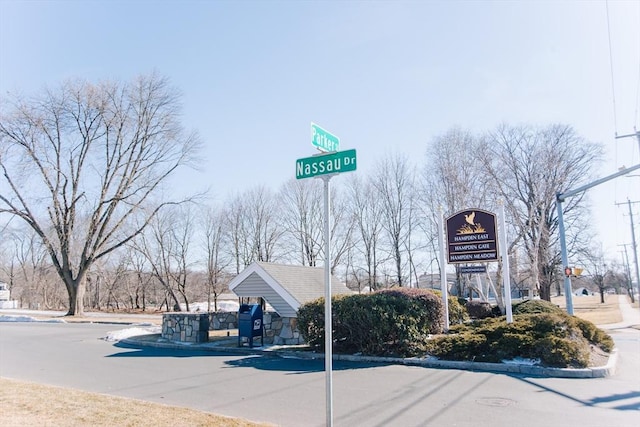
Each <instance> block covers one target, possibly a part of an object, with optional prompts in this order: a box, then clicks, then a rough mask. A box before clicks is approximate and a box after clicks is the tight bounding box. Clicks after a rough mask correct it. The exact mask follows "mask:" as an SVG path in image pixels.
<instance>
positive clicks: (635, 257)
mask: <svg viewBox="0 0 640 427" xmlns="http://www.w3.org/2000/svg"><path fill="white" fill-rule="evenodd" d="M638 135H639V136H638V142H640V133H639V134H638ZM634 203H635V202H634ZM627 204H628V206H629V220H630V221H631V247H632V248H633V261H634V262H635V265H636V285H638V298H640V272H639V269H638V246H636V230H635V228H634V227H633V211H632V210H631V201H630V200H629V199H627ZM626 250H627V248H626V246H625V251H626ZM631 292H633V284H631Z"/></svg>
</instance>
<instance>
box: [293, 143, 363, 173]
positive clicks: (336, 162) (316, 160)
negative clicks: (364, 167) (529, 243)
mask: <svg viewBox="0 0 640 427" xmlns="http://www.w3.org/2000/svg"><path fill="white" fill-rule="evenodd" d="M354 170H356V150H355V149H353V150H345V151H337V152H335V153H329V154H322V155H319V156H312V157H305V158H303V159H298V160H296V178H297V179H304V178H312V177H314V176H319V175H327V174H335V173H342V172H352V171H354Z"/></svg>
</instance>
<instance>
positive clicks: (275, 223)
mask: <svg viewBox="0 0 640 427" xmlns="http://www.w3.org/2000/svg"><path fill="white" fill-rule="evenodd" d="M225 216H226V217H227V221H228V224H227V226H226V227H225V229H226V233H227V235H226V240H227V241H228V243H229V249H230V252H231V257H232V259H233V260H234V261H235V266H236V274H237V273H239V272H240V271H241V270H242V269H243V268H244V267H246V266H248V265H249V264H251V263H252V262H254V261H265V262H273V261H275V260H277V259H278V257H279V256H280V254H279V253H278V250H279V246H278V245H279V242H280V239H281V237H282V235H283V231H282V227H281V226H280V224H279V219H278V217H279V208H278V204H277V202H276V199H275V196H274V194H273V193H271V192H270V191H269V190H268V189H267V188H266V187H264V186H259V187H255V188H253V189H251V190H248V191H245V192H244V193H242V194H240V195H237V196H235V197H234V198H233V199H232V201H231V203H229V208H228V209H227V212H226V215H225Z"/></svg>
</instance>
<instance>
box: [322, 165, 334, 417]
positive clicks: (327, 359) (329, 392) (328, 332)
mask: <svg viewBox="0 0 640 427" xmlns="http://www.w3.org/2000/svg"><path fill="white" fill-rule="evenodd" d="M322 180H323V181H324V370H325V377H326V378H325V383H326V386H325V389H326V401H327V403H326V407H327V420H326V425H327V427H331V426H332V425H333V381H332V371H333V326H332V322H331V256H330V255H331V245H330V244H329V239H330V237H331V236H330V234H329V230H330V227H329V211H330V203H331V201H330V200H329V181H330V180H331V176H323V177H322Z"/></svg>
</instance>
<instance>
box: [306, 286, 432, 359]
mask: <svg viewBox="0 0 640 427" xmlns="http://www.w3.org/2000/svg"><path fill="white" fill-rule="evenodd" d="M332 314H333V316H332V317H333V345H334V349H335V351H337V352H344V353H355V352H358V353H363V354H369V355H395V356H401V357H405V356H415V355H418V354H424V352H425V351H426V342H427V340H428V336H429V334H433V333H441V332H442V330H443V326H444V325H443V324H444V322H443V319H442V317H443V308H442V303H441V301H440V300H439V299H438V297H437V296H436V295H435V294H433V293H432V292H429V291H427V290H420V289H405V288H398V289H392V290H385V291H380V292H375V293H372V294H363V295H348V296H341V297H334V298H332ZM298 326H299V329H300V332H301V334H302V335H303V337H304V339H305V340H306V341H307V343H309V345H310V346H312V347H315V348H318V349H323V348H324V300H323V299H322V298H321V299H318V300H316V301H313V302H311V303H307V304H304V305H303V306H302V307H300V309H299V310H298Z"/></svg>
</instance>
